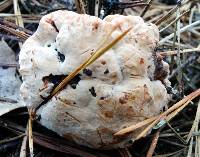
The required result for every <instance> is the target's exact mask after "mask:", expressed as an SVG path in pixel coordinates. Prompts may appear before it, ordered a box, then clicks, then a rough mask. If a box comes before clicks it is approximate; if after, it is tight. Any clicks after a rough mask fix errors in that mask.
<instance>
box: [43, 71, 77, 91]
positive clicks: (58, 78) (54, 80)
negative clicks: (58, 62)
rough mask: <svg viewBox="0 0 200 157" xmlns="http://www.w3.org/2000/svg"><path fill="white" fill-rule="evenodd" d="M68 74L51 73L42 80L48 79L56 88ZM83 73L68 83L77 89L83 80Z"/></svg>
mask: <svg viewBox="0 0 200 157" xmlns="http://www.w3.org/2000/svg"><path fill="white" fill-rule="evenodd" d="M67 76H68V75H52V74H50V75H49V76H45V77H43V78H42V81H43V82H45V81H48V82H50V83H53V84H54V88H55V87H56V86H57V85H58V84H59V83H60V82H61V81H62V80H63V79H64V78H65V77H67ZM80 76H81V74H78V75H76V76H75V77H74V78H73V79H72V80H71V81H70V82H69V83H68V84H69V85H70V86H71V87H72V88H73V89H76V86H77V84H78V82H79V81H80V80H81V78H80Z"/></svg>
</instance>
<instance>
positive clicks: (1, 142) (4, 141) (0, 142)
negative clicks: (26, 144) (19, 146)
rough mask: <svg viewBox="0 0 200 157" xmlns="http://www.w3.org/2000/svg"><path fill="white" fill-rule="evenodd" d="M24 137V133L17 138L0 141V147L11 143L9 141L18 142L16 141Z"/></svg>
mask: <svg viewBox="0 0 200 157" xmlns="http://www.w3.org/2000/svg"><path fill="white" fill-rule="evenodd" d="M24 135H25V133H24V134H21V135H18V136H16V137H12V138H9V139H5V140H1V141H0V145H1V144H4V143H8V142H11V141H15V140H18V139H20V138H22V137H24Z"/></svg>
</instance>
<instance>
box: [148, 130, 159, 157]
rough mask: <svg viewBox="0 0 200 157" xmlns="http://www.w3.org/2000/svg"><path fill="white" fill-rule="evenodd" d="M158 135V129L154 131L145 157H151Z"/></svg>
mask: <svg viewBox="0 0 200 157" xmlns="http://www.w3.org/2000/svg"><path fill="white" fill-rule="evenodd" d="M159 136H160V129H159V130H158V131H157V132H156V133H155V135H154V137H153V140H152V142H151V145H150V148H149V150H148V152H147V155H146V157H152V156H153V153H154V150H155V148H156V145H157V143H158V138H159Z"/></svg>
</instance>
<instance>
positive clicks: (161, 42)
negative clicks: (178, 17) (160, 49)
mask: <svg viewBox="0 0 200 157" xmlns="http://www.w3.org/2000/svg"><path fill="white" fill-rule="evenodd" d="M197 25H200V20H199V21H196V22H193V23H192V24H190V25H187V26H185V27H183V28H181V29H180V33H183V32H185V31H187V30H189V29H190V28H192V27H195V26H197ZM173 37H174V33H172V34H170V35H168V36H167V37H165V38H163V39H162V40H160V41H159V42H158V44H159V45H162V44H164V43H165V42H166V41H168V40H170V39H171V38H173Z"/></svg>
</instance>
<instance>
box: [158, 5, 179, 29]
mask: <svg viewBox="0 0 200 157" xmlns="http://www.w3.org/2000/svg"><path fill="white" fill-rule="evenodd" d="M178 8H179V6H178V5H177V6H176V7H175V8H172V9H171V10H170V11H169V12H168V13H167V14H165V15H164V16H163V17H161V18H160V19H159V20H158V21H156V22H155V25H157V26H159V25H160V24H161V23H162V22H163V21H165V20H166V19H168V18H169V17H170V16H172V15H173V14H174V13H175V12H176V10H177V9H178Z"/></svg>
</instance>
